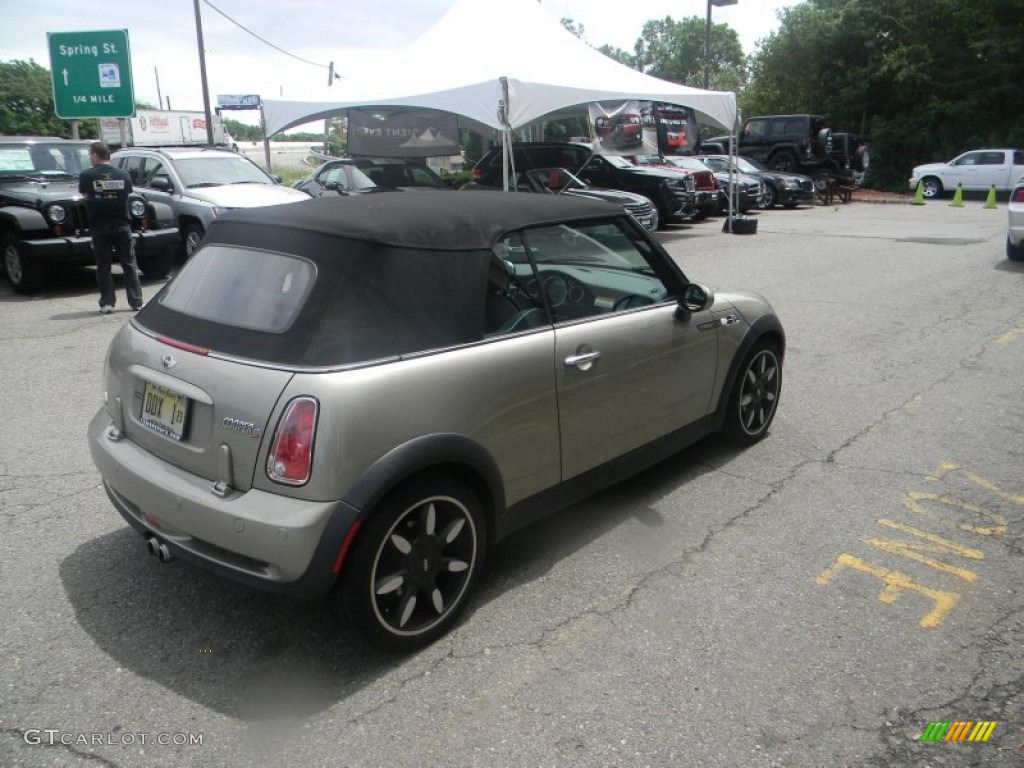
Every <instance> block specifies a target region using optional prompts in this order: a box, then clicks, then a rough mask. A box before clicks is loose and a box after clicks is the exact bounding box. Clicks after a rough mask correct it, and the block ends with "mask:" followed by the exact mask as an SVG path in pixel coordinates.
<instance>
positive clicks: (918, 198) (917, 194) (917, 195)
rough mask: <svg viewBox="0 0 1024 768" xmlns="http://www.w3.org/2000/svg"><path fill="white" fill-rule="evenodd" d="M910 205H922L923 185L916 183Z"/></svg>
mask: <svg viewBox="0 0 1024 768" xmlns="http://www.w3.org/2000/svg"><path fill="white" fill-rule="evenodd" d="M910 204H911V205H924V184H922V183H921V182H920V181H919V182H917V189H915V190H914V199H913V200H912V201H911V202H910Z"/></svg>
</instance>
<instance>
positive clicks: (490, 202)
mask: <svg viewBox="0 0 1024 768" xmlns="http://www.w3.org/2000/svg"><path fill="white" fill-rule="evenodd" d="M617 215H622V216H625V215H626V214H625V211H624V209H623V208H622V207H621V206H617V205H612V204H610V203H604V202H601V201H597V200H585V199H581V198H569V197H552V196H550V195H530V194H519V193H508V194H501V195H495V194H484V193H482V192H479V191H459V192H455V191H451V190H428V189H424V190H418V191H415V192H386V193H381V194H376V195H353V196H345V197H342V196H338V197H321V198H315V199H313V198H311V199H310V200H303V201H301V202H298V203H286V204H282V205H272V206H266V207H262V208H246V209H237V210H234V211H231V212H230V213H228V214H225V215H224V216H220V217H218V218H217V219H215V220H214V221H213V223H212V224H211V225H210V229H209V233H208V236H207V240H208V241H211V242H222V243H224V242H226V243H234V244H237V245H249V246H252V247H260V246H261V244H263V242H264V238H265V233H266V229H265V228H266V227H273V228H275V229H278V230H282V229H290V230H294V231H295V232H296V234H298V233H299V232H303V231H305V232H311V233H313V232H315V233H318V234H322V235H333V236H337V237H344V238H348V239H351V240H362V241H366V242H372V243H381V244H385V245H393V246H397V247H401V248H417V249H422V250H449V251H451V250H456V251H462V250H479V249H482V248H490V247H491V246H492V245H493V244H494V243H495V242H496V241H497V239H498V238H499V237H500V236H501V235H502V234H504V233H506V232H509V231H512V230H515V229H520V228H523V227H527V226H535V225H539V224H552V223H557V222H559V221H567V220H575V219H585V218H607V217H608V216H617ZM239 225H243V226H239Z"/></svg>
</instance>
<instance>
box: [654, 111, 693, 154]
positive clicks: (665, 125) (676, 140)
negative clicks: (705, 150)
mask: <svg viewBox="0 0 1024 768" xmlns="http://www.w3.org/2000/svg"><path fill="white" fill-rule="evenodd" d="M652 113H653V116H654V125H655V129H656V131H657V134H658V154H660V155H692V154H693V153H694V151H695V147H696V146H697V130H698V126H697V115H696V114H695V113H694V111H693V110H692V109H690V108H689V107H679V106H676V105H675V104H654V105H653V109H652Z"/></svg>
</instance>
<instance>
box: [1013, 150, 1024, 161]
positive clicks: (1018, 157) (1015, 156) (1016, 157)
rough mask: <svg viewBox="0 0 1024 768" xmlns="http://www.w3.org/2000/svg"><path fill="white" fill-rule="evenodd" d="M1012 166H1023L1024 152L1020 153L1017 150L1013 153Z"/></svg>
mask: <svg viewBox="0 0 1024 768" xmlns="http://www.w3.org/2000/svg"><path fill="white" fill-rule="evenodd" d="M1013 164H1014V165H1024V152H1021V151H1020V150H1019V149H1015V150H1014V151H1013Z"/></svg>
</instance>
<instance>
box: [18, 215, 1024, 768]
mask: <svg viewBox="0 0 1024 768" xmlns="http://www.w3.org/2000/svg"><path fill="white" fill-rule="evenodd" d="M757 220H758V232H757V234H754V235H731V234H726V233H723V232H722V231H721V222H722V220H721V219H715V220H711V221H707V222H703V223H699V224H694V225H686V226H677V227H673V228H671V229H669V230H667V231H666V232H664V233H660V234H659V235H658V237H659V239H660V240H661V241H662V242H663V244H664V245H665V246H666V248H668V250H669V252H670V253H671V254H672V255H673V257H675V258H676V259H677V260H678V261H679V263H680V264H681V265H682V266H683V269H684V270H685V271H686V273H687V275H688V276H689V277H690V279H692V280H694V281H698V282H702V283H705V284H707V285H709V286H711V287H712V288H713V289H724V288H726V287H729V288H746V289H752V290H756V291H758V292H760V293H763V294H764V295H765V296H767V297H768V298H769V299H770V300H771V301H772V302H773V304H774V305H775V308H776V309H777V311H778V312H779V315H780V316H781V318H782V320H783V322H784V323H785V326H786V331H787V334H788V349H787V354H786V366H785V373H784V384H783V393H782V400H781V404H780V407H779V412H778V415H777V418H776V420H775V422H774V424H773V427H772V430H771V433H770V434H769V436H768V437H767V438H766V439H765V440H764V441H763V442H761V443H759V444H757V445H755V446H753V447H752V448H749V449H747V450H736V449H735V448H732V447H730V446H728V445H726V444H724V443H722V442H720V441H718V440H716V439H709V440H705V441H703V442H701V443H699V444H697V445H695V446H693V447H691V448H690V449H687V450H686V451H685V452H683V453H681V454H680V455H678V456H677V457H675V458H673V459H671V460H669V461H666V462H664V463H663V464H661V465H658V466H657V467H655V468H653V469H651V470H648V471H647V472H645V473H643V474H641V475H639V476H637V477H635V478H633V479H631V480H629V481H627V482H625V483H623V484H621V485H619V486H616V487H614V488H612V489H610V490H609V491H606V492H604V493H602V494H599V495H597V496H595V497H593V498H591V499H589V500H587V501H585V502H583V503H581V504H578V505H576V506H575V507H573V508H571V509H569V510H566V511H565V512H564V513H561V514H559V515H556V516H554V517H552V518H549V519H547V520H545V521H543V522H541V523H540V524H537V525H535V526H533V527H532V528H529V529H527V530H524V531H522V532H520V533H518V534H516V535H515V536H513V537H512V538H511V539H509V540H507V541H505V542H503V543H502V544H501V545H500V546H499V547H498V548H497V549H496V550H494V551H493V552H492V553H491V555H490V559H489V561H488V564H487V570H486V573H485V576H484V579H483V582H482V584H481V588H480V589H479V591H478V592H477V594H476V596H475V598H474V599H473V601H472V603H471V605H470V608H469V610H468V611H467V612H466V614H465V616H464V619H463V620H462V621H461V623H460V625H459V626H458V627H457V628H456V629H455V630H454V631H453V632H452V633H450V634H449V635H447V636H445V637H444V638H442V639H441V640H439V641H438V642H436V643H435V644H434V645H432V646H430V647H429V648H427V649H425V650H423V651H421V652H419V653H417V654H413V655H410V656H405V657H396V656H389V655H383V654H377V653H372V652H369V651H367V650H366V649H365V648H364V647H363V646H361V645H360V644H359V643H358V642H357V641H356V640H355V639H354V638H352V637H351V636H350V634H349V632H348V630H347V628H346V627H345V626H344V625H343V624H342V623H341V622H340V621H339V620H338V619H337V618H335V616H334V614H333V612H332V611H331V610H330V609H329V608H328V607H327V606H313V607H304V606H294V605H290V604H286V603H283V602H279V601H278V600H276V599H275V598H272V597H269V596H266V595H262V594H254V593H251V592H249V591H246V590H244V589H242V588H240V587H236V586H234V585H231V584H226V583H224V582H222V581H220V580H218V579H216V578H214V577H212V576H209V575H207V574H205V573H202V572H199V571H197V570H195V569H191V568H189V567H188V566H187V565H184V564H181V563H173V564H170V565H161V564H160V563H159V562H157V560H156V559H155V558H152V557H149V556H147V555H146V554H145V548H144V546H143V542H142V540H141V537H139V536H138V535H137V534H135V533H134V532H132V531H131V530H130V529H129V528H128V527H127V526H126V525H125V524H124V522H123V521H122V520H121V518H120V516H119V515H117V513H116V512H115V511H114V510H113V508H112V507H111V505H110V503H109V501H108V500H107V498H106V496H105V494H104V492H103V490H102V488H101V487H100V483H99V477H98V474H97V473H96V471H95V469H94V468H93V466H92V463H91V460H90V457H89V452H88V448H87V445H86V441H85V428H86V424H87V423H88V421H89V419H90V418H91V417H92V416H93V414H94V413H95V411H96V409H97V408H98V407H99V406H100V403H101V399H102V391H101V386H102V385H101V371H102V367H103V361H104V354H105V351H106V348H107V345H108V343H109V341H110V339H111V338H112V336H113V335H114V333H115V332H116V330H117V329H118V328H119V327H120V326H121V324H122V323H124V322H126V321H127V320H128V319H129V317H130V313H129V312H128V311H127V310H126V307H125V306H124V298H123V296H124V294H123V289H122V288H121V286H120V283H119V282H118V290H119V306H118V311H116V312H115V313H114V314H113V315H109V316H100V315H99V314H97V312H96V308H97V302H96V298H97V294H96V288H95V282H94V278H93V274H92V273H91V271H89V270H82V271H79V272H74V273H69V274H66V275H63V276H61V277H60V278H59V279H58V280H56V281H55V282H54V284H53V285H52V286H51V288H50V289H49V290H48V292H47V293H46V294H45V295H39V296H34V297H23V296H19V295H16V294H14V293H13V292H12V291H11V289H10V287H9V285H7V283H5V282H0V391H2V392H3V395H4V406H3V408H4V412H3V419H2V422H0V434H2V436H3V438H4V439H3V440H0V521H2V531H3V536H0V615H2V616H3V622H2V624H0V765H2V766H10V767H11V768H14V767H16V766H26V767H29V766H31V767H33V768H34V767H35V766H87V765H88V766H92V765H108V766H191V765H195V766H307V765H308V766H320V765H339V766H378V765H380V766H384V765H387V766H417V767H419V766H488V767H491V766H535V765H536V766H539V765H544V766H642V765H650V766H682V765H692V766H696V765H699V766H722V767H723V768H726V767H728V768H733V767H734V766H822V765H844V766H846V765H867V766H877V767H878V768H882V767H883V766H886V767H888V766H925V765H927V766H946V765H949V766H953V765H956V766H961V765H979V766H980V765H986V766H989V765H995V766H1011V765H1021V761H1022V760H1024V592H1022V590H1024V587H1022V585H1024V557H1022V556H1024V473H1022V471H1021V467H1022V465H1024V402H1022V398H1021V385H1022V380H1024V379H1022V373H1021V372H1022V371H1024V305H1022V302H1021V296H1022V291H1024V264H1019V263H1010V262H1007V261H1006V260H1005V256H1004V250H1003V243H1004V240H1005V231H1006V210H1005V204H1000V206H999V208H998V209H997V210H994V211H992V210H986V209H984V208H983V207H982V203H981V202H980V201H969V202H968V203H967V205H965V207H963V208H951V207H950V206H949V204H948V201H937V202H930V203H929V204H927V205H925V206H910V205H881V204H865V203H851V204H848V205H835V206H822V205H816V206H811V207H801V208H799V209H797V210H793V211H786V210H775V211H770V212H763V213H760V214H757ZM162 284H163V283H162V282H149V283H144V285H143V292H144V296H145V297H146V298H147V299H149V298H151V297H152V296H153V295H154V294H155V293H156V292H157V291H158V290H159V289H160V287H161V286H162ZM624 407H625V404H624ZM958 721H960V722H966V721H969V722H971V723H972V726H971V732H973V729H974V727H975V726H976V724H978V723H995V725H994V726H993V727H992V728H991V730H990V732H989V736H988V739H987V741H981V742H979V741H973V742H972V741H966V740H965V741H962V742H961V741H954V740H947V741H934V742H933V741H929V740H927V739H924V740H923V739H922V735H923V734H925V733H927V732H929V725H930V723H933V722H949V723H955V722H958Z"/></svg>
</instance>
